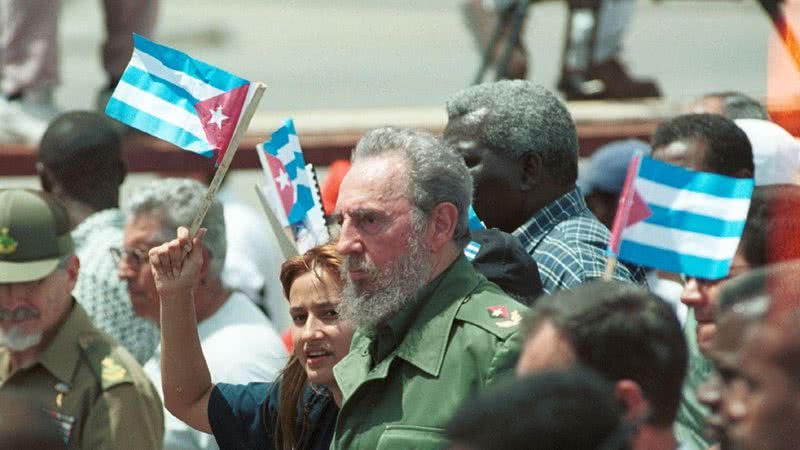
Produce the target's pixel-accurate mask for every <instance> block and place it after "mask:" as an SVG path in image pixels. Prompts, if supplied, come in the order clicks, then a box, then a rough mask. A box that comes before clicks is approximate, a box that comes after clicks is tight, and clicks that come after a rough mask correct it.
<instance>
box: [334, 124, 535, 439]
mask: <svg viewBox="0 0 800 450" xmlns="http://www.w3.org/2000/svg"><path fill="white" fill-rule="evenodd" d="M471 198H472V178H471V177H470V175H469V171H468V170H467V166H466V165H465V164H464V161H463V159H462V158H461V157H460V156H459V155H458V154H456V153H455V151H453V150H451V149H450V148H448V147H447V146H445V145H444V144H443V143H442V142H441V141H439V140H438V139H436V138H435V137H433V136H432V135H430V134H428V133H423V132H418V131H414V130H408V129H398V128H380V129H376V130H372V131H370V132H368V133H367V134H366V135H364V137H363V138H362V139H361V140H360V141H359V143H358V145H357V146H356V149H355V150H354V153H353V166H352V168H351V169H350V172H348V174H347V175H346V176H345V178H344V180H343V181H342V185H341V188H340V190H339V199H338V201H337V204H336V217H337V219H338V221H339V223H340V224H341V232H340V236H339V241H338V244H337V249H338V251H339V253H341V254H342V257H343V259H344V264H343V276H344V282H345V284H344V291H343V298H342V303H341V304H340V313H341V317H342V318H343V319H346V320H351V321H352V322H354V323H355V324H357V325H358V329H357V331H356V333H355V335H354V336H353V342H352V344H351V347H350V353H348V355H347V356H345V357H344V358H343V359H342V360H341V361H340V362H339V363H338V364H337V365H336V366H335V367H334V375H335V376H336V381H337V382H338V384H339V387H340V388H341V390H342V394H343V400H344V401H343V403H342V407H341V410H340V412H339V416H338V419H337V422H336V431H335V435H334V442H333V448H337V449H362V448H363V449H376V448H377V449H395V448H414V449H429V448H430V449H433V448H442V447H443V446H444V444H445V443H446V441H445V437H444V425H445V423H446V422H447V421H448V420H449V419H450V418H451V416H452V415H453V414H454V413H455V411H456V410H457V408H458V407H459V406H460V404H461V402H462V401H464V400H465V399H467V398H470V397H472V396H473V395H475V394H476V393H478V392H480V391H483V390H485V389H487V388H488V387H490V386H492V385H494V384H496V383H497V382H498V381H499V380H501V379H502V378H503V376H504V375H507V374H511V373H512V371H513V366H514V364H515V363H516V360H517V356H518V355H519V349H520V344H521V342H520V337H519V333H518V326H517V325H518V323H519V321H520V318H521V314H522V312H523V311H525V310H526V308H525V306H523V305H522V304H520V303H517V302H516V301H515V300H513V299H511V298H510V297H509V296H507V295H506V294H505V293H503V291H502V290H500V288H499V287H498V286H497V285H496V284H494V283H491V282H489V281H487V280H486V278H485V277H483V276H482V275H480V274H479V273H478V272H476V271H475V269H474V268H473V267H472V265H471V264H470V263H469V262H468V261H467V259H466V258H465V257H464V254H463V252H464V246H465V245H466V244H467V243H468V242H469V241H470V233H469V228H468V222H467V211H468V208H469V204H470V201H471ZM499 200H501V199H499ZM531 282H532V283H533V281H531Z"/></svg>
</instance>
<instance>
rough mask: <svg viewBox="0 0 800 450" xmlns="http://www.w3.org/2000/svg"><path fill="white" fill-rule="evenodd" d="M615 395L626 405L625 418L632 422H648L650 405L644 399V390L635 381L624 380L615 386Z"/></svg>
mask: <svg viewBox="0 0 800 450" xmlns="http://www.w3.org/2000/svg"><path fill="white" fill-rule="evenodd" d="M614 393H615V394H616V395H617V397H618V398H619V399H620V400H622V402H623V403H624V404H625V418H626V419H628V420H630V421H632V422H636V421H641V420H646V418H647V416H648V415H649V414H650V403H649V402H648V401H647V400H646V399H645V398H644V395H643V394H642V388H640V387H639V384H638V383H636V382H635V381H633V380H628V379H622V380H619V381H617V383H616V384H615V385H614Z"/></svg>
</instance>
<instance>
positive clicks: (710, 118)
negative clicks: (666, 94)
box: [651, 114, 755, 178]
mask: <svg viewBox="0 0 800 450" xmlns="http://www.w3.org/2000/svg"><path fill="white" fill-rule="evenodd" d="M651 145H652V147H653V153H652V155H653V158H655V159H659V160H662V161H666V162H670V163H673V164H677V165H679V166H683V167H686V168H689V169H692V170H700V171H703V172H713V173H717V174H720V175H727V176H731V177H738V178H751V177H752V176H753V173H754V170H755V169H754V165H753V150H752V147H751V145H750V141H749V140H748V138H747V135H746V134H745V133H744V131H742V129H741V128H739V127H738V126H736V124H735V123H734V122H733V121H732V120H731V119H727V118H725V117H723V116H720V115H716V114H684V115H681V116H678V117H675V118H673V119H671V120H669V121H667V122H664V123H662V124H661V125H659V126H658V128H657V129H656V131H655V133H653V137H652V139H651Z"/></svg>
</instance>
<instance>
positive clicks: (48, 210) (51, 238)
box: [0, 189, 74, 283]
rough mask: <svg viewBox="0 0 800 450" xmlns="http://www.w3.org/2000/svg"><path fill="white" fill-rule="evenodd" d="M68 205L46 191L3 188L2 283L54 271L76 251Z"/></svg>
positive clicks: (0, 192) (0, 204)
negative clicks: (70, 226) (66, 207)
mask: <svg viewBox="0 0 800 450" xmlns="http://www.w3.org/2000/svg"><path fill="white" fill-rule="evenodd" d="M69 231H70V230H69V218H68V216H67V211H66V209H64V207H63V206H62V205H61V204H60V203H59V202H58V201H57V200H56V199H55V198H53V197H52V196H50V195H49V194H46V193H44V192H39V191H33V190H27V189H0V283H25V282H28V281H35V280H40V279H42V278H44V277H46V276H48V275H50V274H51V273H52V272H53V271H54V270H55V269H56V267H58V263H59V262H60V261H61V259H62V258H63V257H65V256H67V255H71V254H72V253H73V251H74V248H73V243H72V237H71V235H70V232H69Z"/></svg>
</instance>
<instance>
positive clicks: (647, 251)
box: [619, 241, 731, 280]
mask: <svg viewBox="0 0 800 450" xmlns="http://www.w3.org/2000/svg"><path fill="white" fill-rule="evenodd" d="M619 258H620V259H624V260H625V261H630V262H632V263H634V264H638V265H641V266H646V267H655V268H657V269H661V270H665V271H668V272H673V273H682V274H686V275H689V276H694V277H699V278H707V279H709V280H717V279H720V278H724V277H726V276H727V275H728V271H729V270H730V265H731V260H729V259H711V258H702V257H698V256H692V255H686V254H682V253H678V252H673V251H670V250H664V249H661V248H656V247H651V246H649V245H643V244H639V243H636V242H631V241H622V244H621V246H620V251H619Z"/></svg>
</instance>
